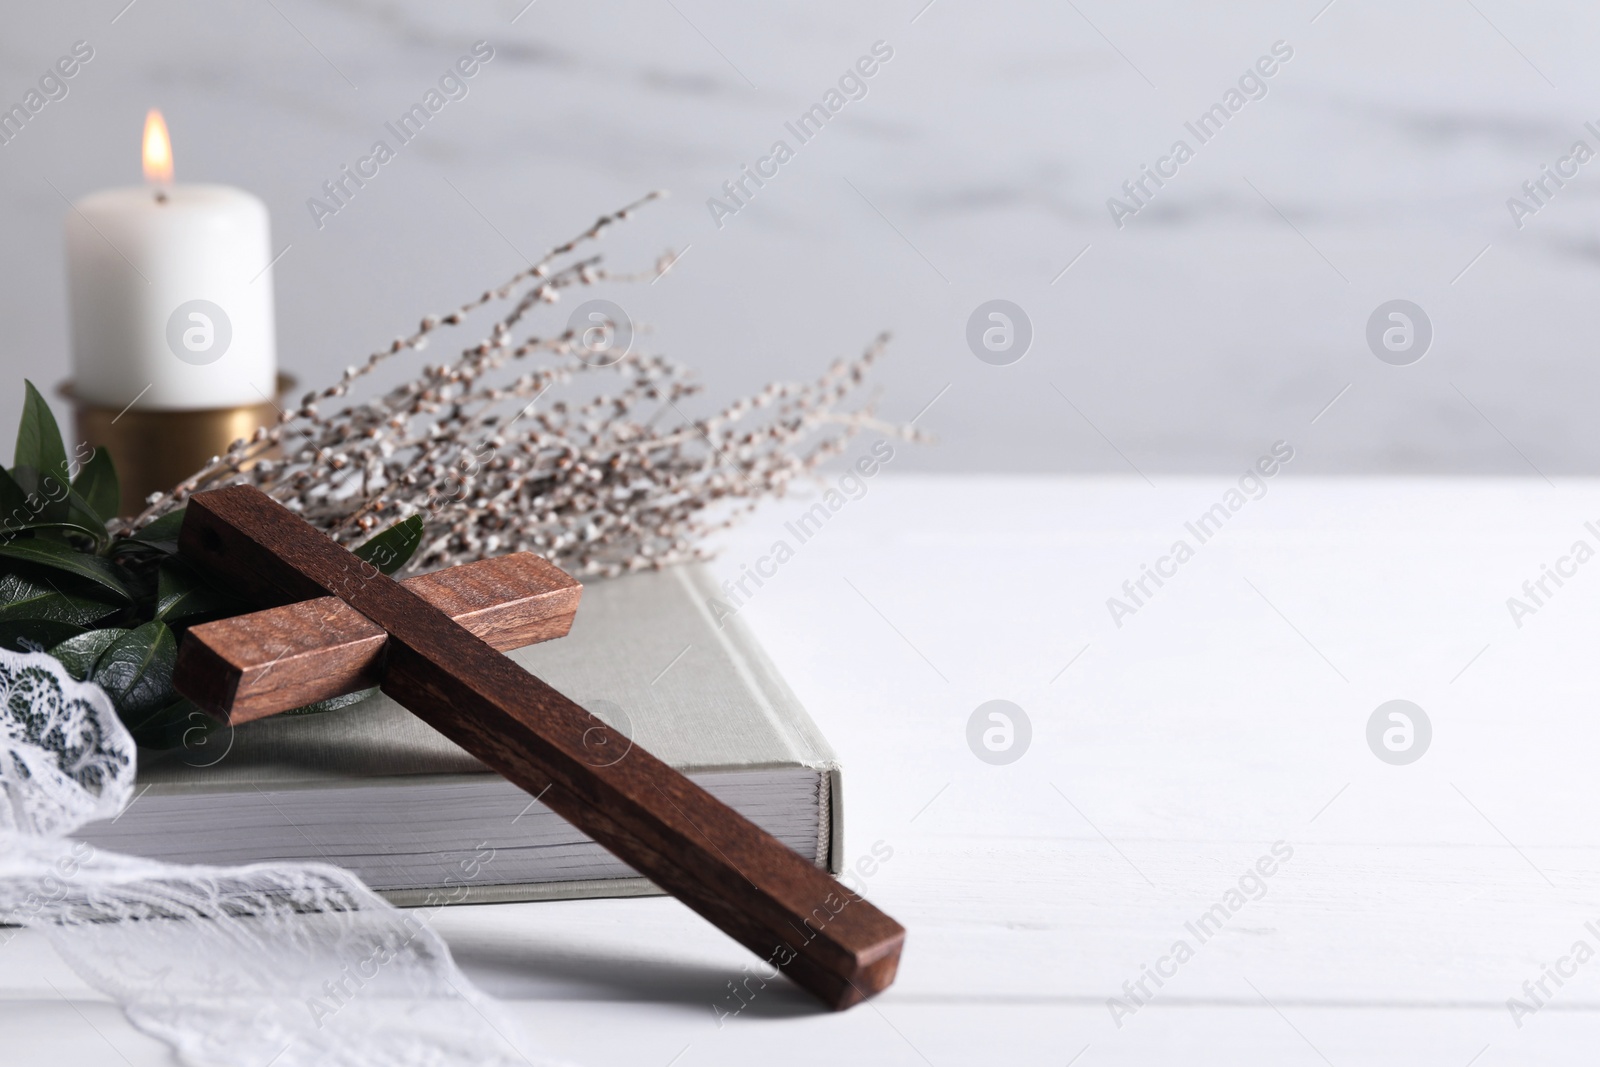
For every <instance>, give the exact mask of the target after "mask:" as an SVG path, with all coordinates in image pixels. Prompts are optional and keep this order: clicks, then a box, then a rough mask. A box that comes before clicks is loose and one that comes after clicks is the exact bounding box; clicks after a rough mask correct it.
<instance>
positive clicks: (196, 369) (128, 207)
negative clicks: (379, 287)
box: [66, 111, 278, 410]
mask: <svg viewBox="0 0 1600 1067" xmlns="http://www.w3.org/2000/svg"><path fill="white" fill-rule="evenodd" d="M171 159H172V157H171V147H170V143H169V142H168V141H167V136H166V126H165V124H164V123H162V121H161V115H160V113H159V112H155V111H152V112H151V113H150V116H149V117H148V118H147V119H146V124H145V177H146V179H147V181H148V182H149V184H148V185H146V186H144V187H142V188H127V189H107V190H104V191H102V192H98V193H91V194H89V195H88V196H86V197H84V198H83V199H81V200H79V201H78V202H77V203H75V204H74V205H73V210H72V211H71V212H69V213H68V214H67V221H66V237H67V275H68V278H67V281H68V297H69V303H70V306H71V311H72V357H73V393H74V396H75V397H76V398H77V399H78V400H79V401H81V402H83V403H88V404H96V405H100V406H104V407H118V408H121V407H125V406H127V405H129V404H134V405H135V406H136V407H137V408H139V409H141V410H194V409H198V408H221V407H234V406H238V405H243V404H259V403H261V402H262V401H263V400H265V399H269V398H271V397H272V396H273V395H274V394H275V392H276V379H277V370H278V363H277V346H276V342H275V337H274V330H273V313H272V269H271V267H270V266H269V263H270V262H271V260H272V244H271V237H270V235H269V232H268V217H267V206H266V205H265V204H263V203H262V202H261V201H260V200H259V199H257V198H256V197H254V196H252V195H250V194H249V193H247V192H245V191H243V190H242V189H234V188H231V187H229V186H225V185H172V184H170V183H171V180H172V165H171Z"/></svg>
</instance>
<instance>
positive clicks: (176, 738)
mask: <svg viewBox="0 0 1600 1067" xmlns="http://www.w3.org/2000/svg"><path fill="white" fill-rule="evenodd" d="M123 722H124V724H125V725H126V726H127V727H128V732H129V733H131V734H132V735H133V741H134V744H136V745H138V746H139V747H140V748H154V749H164V748H179V747H183V748H195V747H200V746H204V745H205V744H206V743H207V741H206V735H207V734H210V733H211V732H212V731H213V730H215V729H216V728H217V727H219V726H222V725H224V724H223V723H221V722H218V721H217V720H216V719H213V718H212V717H211V716H209V715H207V714H206V713H205V712H203V711H201V710H200V708H199V707H198V706H196V705H195V703H194V702H193V701H191V700H189V699H187V698H185V697H179V698H178V699H177V700H174V701H173V702H172V703H170V704H168V705H166V706H165V707H160V708H157V709H156V710H155V711H152V712H150V713H148V714H146V715H144V716H143V717H142V718H140V719H139V720H138V721H137V722H129V721H128V720H127V719H126V717H125V718H124V719H123ZM196 735H198V737H197V736H196ZM226 747H227V746H224V752H223V753H222V754H223V755H226V754H227V753H226ZM218 758H219V759H220V756H219V757H218ZM185 762H187V761H185ZM197 766H205V764H197Z"/></svg>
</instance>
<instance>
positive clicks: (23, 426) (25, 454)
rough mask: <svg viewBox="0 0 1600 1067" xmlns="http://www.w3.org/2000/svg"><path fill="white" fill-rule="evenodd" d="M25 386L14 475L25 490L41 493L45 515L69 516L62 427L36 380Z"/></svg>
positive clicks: (49, 516) (12, 465)
mask: <svg viewBox="0 0 1600 1067" xmlns="http://www.w3.org/2000/svg"><path fill="white" fill-rule="evenodd" d="M23 386H24V389H25V395H24V397H23V400H22V421H21V422H20V423H19V424H18V426H17V448H16V451H15V452H14V453H13V454H12V457H11V474H12V476H13V477H14V478H15V479H16V482H17V484H18V485H20V486H21V487H22V489H23V491H24V492H27V493H33V494H37V495H38V496H39V498H41V499H42V500H43V502H44V509H43V517H45V518H56V519H60V518H65V517H66V489H67V487H68V477H67V474H68V467H67V450H66V448H65V447H64V446H63V445H62V444H61V429H60V427H58V426H57V425H56V417H55V415H54V414H52V413H51V411H50V405H49V404H47V403H45V400H44V397H42V396H40V395H39V390H37V389H35V388H34V387H33V383H32V382H30V381H26V380H24V381H23Z"/></svg>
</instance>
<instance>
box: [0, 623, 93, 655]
mask: <svg viewBox="0 0 1600 1067" xmlns="http://www.w3.org/2000/svg"><path fill="white" fill-rule="evenodd" d="M84 632H85V631H84V629H83V627H81V626H74V625H72V624H71V623H70V622H56V621H52V620H50V619H10V620H0V648H9V649H10V650H11V651H13V652H43V651H45V650H46V649H48V648H50V647H52V646H54V645H57V644H60V643H61V642H62V641H65V640H67V639H69V638H72V637H76V636H77V635H78V634H81V633H84Z"/></svg>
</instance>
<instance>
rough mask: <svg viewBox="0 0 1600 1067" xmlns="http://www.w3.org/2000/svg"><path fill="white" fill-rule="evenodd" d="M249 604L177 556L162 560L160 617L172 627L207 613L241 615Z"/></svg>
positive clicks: (158, 601)
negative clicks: (234, 596) (230, 593)
mask: <svg viewBox="0 0 1600 1067" xmlns="http://www.w3.org/2000/svg"><path fill="white" fill-rule="evenodd" d="M244 610H245V606H244V605H243V604H242V603H240V602H239V601H238V600H236V599H235V598H233V597H231V596H229V595H228V594H227V593H224V592H223V591H222V590H220V589H218V588H217V587H216V586H214V585H212V584H210V583H209V582H207V581H206V580H205V579H204V578H202V577H201V576H200V575H199V574H198V573H196V571H195V570H194V568H193V567H190V566H189V565H188V564H187V563H185V562H183V560H181V559H179V558H178V557H177V556H171V557H169V558H167V559H164V560H162V561H161V571H160V577H159V579H158V580H157V585H156V618H158V619H160V620H161V621H162V622H165V623H167V624H168V625H169V626H171V625H177V624H179V623H183V624H188V623H191V622H195V621H198V620H199V619H200V618H201V617H203V616H211V617H216V616H224V615H238V614H240V613H241V612H243V611H244Z"/></svg>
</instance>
